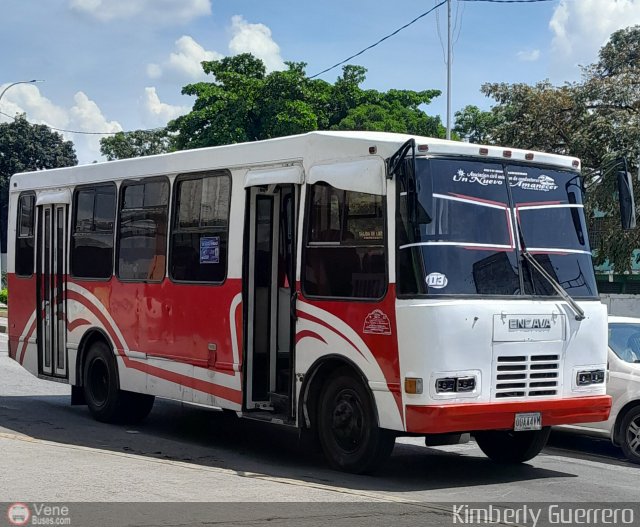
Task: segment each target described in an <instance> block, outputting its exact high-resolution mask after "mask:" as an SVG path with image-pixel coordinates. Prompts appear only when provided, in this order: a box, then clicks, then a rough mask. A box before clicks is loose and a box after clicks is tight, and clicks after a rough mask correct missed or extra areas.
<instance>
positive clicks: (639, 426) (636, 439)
mask: <svg viewBox="0 0 640 527" xmlns="http://www.w3.org/2000/svg"><path fill="white" fill-rule="evenodd" d="M627 443H628V444H629V448H630V449H631V450H632V451H633V452H634V453H635V454H636V455H639V456H640V417H636V418H635V419H634V420H633V421H631V422H630V423H629V427H628V428H627Z"/></svg>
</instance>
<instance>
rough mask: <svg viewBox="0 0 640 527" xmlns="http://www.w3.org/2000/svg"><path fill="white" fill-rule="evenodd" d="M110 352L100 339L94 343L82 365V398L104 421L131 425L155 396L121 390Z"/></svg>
mask: <svg viewBox="0 0 640 527" xmlns="http://www.w3.org/2000/svg"><path fill="white" fill-rule="evenodd" d="M119 384H120V383H119V380H118V369H117V367H116V361H115V357H114V354H113V351H112V350H111V348H109V346H107V344H105V343H104V342H101V341H97V342H94V343H93V344H92V345H91V348H89V351H88V352H87V356H86V359H85V365H84V378H83V387H84V397H85V401H86V402H87V406H88V407H89V411H90V412H91V415H93V417H94V419H96V420H97V421H102V422H103V423H127V424H134V423H138V422H140V421H142V420H143V419H144V418H145V417H147V415H149V412H151V408H152V407H153V402H154V397H153V396H152V395H146V394H142V393H133V392H127V391H124V390H121V389H120V387H119Z"/></svg>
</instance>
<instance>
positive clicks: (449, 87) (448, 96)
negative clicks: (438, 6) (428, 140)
mask: <svg viewBox="0 0 640 527" xmlns="http://www.w3.org/2000/svg"><path fill="white" fill-rule="evenodd" d="M451 47H452V44H451V0H447V139H451Z"/></svg>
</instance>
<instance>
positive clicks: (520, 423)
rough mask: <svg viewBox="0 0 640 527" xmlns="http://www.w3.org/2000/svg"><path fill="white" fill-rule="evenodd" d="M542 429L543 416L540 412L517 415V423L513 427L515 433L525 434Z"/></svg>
mask: <svg viewBox="0 0 640 527" xmlns="http://www.w3.org/2000/svg"><path fill="white" fill-rule="evenodd" d="M541 428H542V414H541V413H540V412H531V413H527V414H516V421H515V423H514V425H513V429H514V431H516V432H524V431H525V430H540V429H541Z"/></svg>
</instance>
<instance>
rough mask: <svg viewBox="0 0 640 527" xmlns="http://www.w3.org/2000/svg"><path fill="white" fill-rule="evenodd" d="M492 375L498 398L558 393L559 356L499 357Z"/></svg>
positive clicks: (541, 395)
mask: <svg viewBox="0 0 640 527" xmlns="http://www.w3.org/2000/svg"><path fill="white" fill-rule="evenodd" d="M493 377H494V378H493V386H494V390H493V392H494V397H495V398H497V399H505V398H509V397H543V396H553V395H557V394H558V389H559V383H560V357H559V355H553V354H544V355H543V354H539V355H538V354H536V355H517V356H499V357H498V358H497V360H496V362H495V370H494V376H493Z"/></svg>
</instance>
